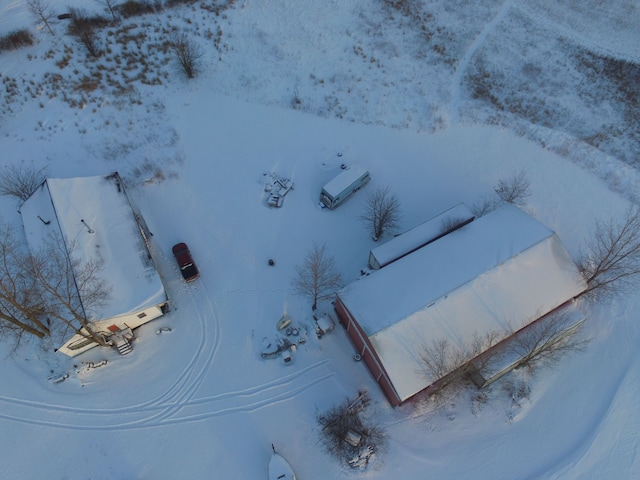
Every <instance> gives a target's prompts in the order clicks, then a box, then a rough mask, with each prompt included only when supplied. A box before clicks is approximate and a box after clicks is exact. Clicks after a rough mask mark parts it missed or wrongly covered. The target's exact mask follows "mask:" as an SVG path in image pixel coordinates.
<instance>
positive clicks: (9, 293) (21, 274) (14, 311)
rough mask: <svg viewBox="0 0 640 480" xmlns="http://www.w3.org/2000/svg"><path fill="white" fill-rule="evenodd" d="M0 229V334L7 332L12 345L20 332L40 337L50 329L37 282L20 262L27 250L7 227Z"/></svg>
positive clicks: (44, 335)
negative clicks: (45, 318) (12, 339)
mask: <svg viewBox="0 0 640 480" xmlns="http://www.w3.org/2000/svg"><path fill="white" fill-rule="evenodd" d="M1 229H2V232H3V236H2V238H1V239H0V255H1V256H2V257H1V258H0V328H2V331H3V333H5V334H6V333H10V334H11V335H12V336H13V337H14V338H15V339H16V344H19V343H20V340H21V339H22V334H23V333H27V334H30V335H34V336H36V337H38V338H44V337H46V336H48V335H50V333H51V331H50V329H49V326H48V325H47V324H46V322H45V321H44V318H43V312H44V311H45V308H44V305H43V304H42V298H41V296H40V294H39V289H38V285H37V283H36V281H35V278H34V277H33V276H32V275H28V272H25V271H24V269H23V265H22V263H21V262H20V259H21V258H23V257H24V256H26V255H28V253H27V252H26V251H25V248H24V246H23V245H22V244H21V243H20V242H19V241H18V239H17V237H16V236H15V235H14V232H13V229H12V228H11V227H10V226H8V225H2V226H1Z"/></svg>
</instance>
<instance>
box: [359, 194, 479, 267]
mask: <svg viewBox="0 0 640 480" xmlns="http://www.w3.org/2000/svg"><path fill="white" fill-rule="evenodd" d="M473 219H474V215H473V213H472V212H471V210H469V209H468V208H467V207H466V206H465V205H464V204H462V203H460V204H458V205H456V206H455V207H452V208H450V209H449V210H446V211H444V212H442V213H440V214H439V215H436V216H435V217H433V218H430V219H429V220H427V221H426V222H424V223H421V224H420V225H417V226H415V227H413V228H412V229H411V230H408V231H406V232H405V233H403V234H402V235H398V236H397V237H395V238H393V239H392V240H389V241H388V242H387V243H384V244H382V245H380V246H379V247H376V248H374V249H372V250H371V251H370V252H369V268H371V269H372V270H378V269H380V268H382V267H384V266H385V265H389V264H390V263H391V262H395V261H396V260H398V259H400V258H402V257H404V256H405V255H409V254H410V253H411V252H415V251H416V250H418V249H419V248H422V247H424V246H425V245H427V244H429V243H431V242H433V241H435V240H438V239H439V238H441V237H444V236H445V235H447V234H448V233H451V232H453V231H454V230H457V229H458V228H460V227H463V226H465V225H466V224H468V223H469V222H471V221H473Z"/></svg>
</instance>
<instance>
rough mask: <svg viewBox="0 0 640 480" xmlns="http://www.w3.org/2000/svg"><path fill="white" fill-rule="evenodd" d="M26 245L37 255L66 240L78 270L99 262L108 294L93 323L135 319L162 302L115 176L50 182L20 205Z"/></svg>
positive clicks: (92, 316) (156, 279)
mask: <svg viewBox="0 0 640 480" xmlns="http://www.w3.org/2000/svg"><path fill="white" fill-rule="evenodd" d="M20 211H21V214H22V221H23V224H24V228H25V233H26V237H27V243H28V244H29V248H30V249H31V250H32V251H38V250H40V248H41V247H43V245H44V242H46V241H47V239H49V238H51V236H52V235H60V234H62V237H63V238H64V242H65V246H66V248H67V249H71V250H72V251H71V252H70V254H71V255H72V256H73V257H74V258H75V259H78V260H79V261H80V262H81V263H82V264H84V263H86V262H87V261H90V260H99V261H101V262H102V264H103V270H102V271H101V273H100V275H101V276H103V278H104V279H106V280H107V281H108V282H109V286H110V288H111V294H110V296H109V298H108V300H107V302H106V303H105V305H102V306H100V307H99V308H98V309H97V310H96V311H88V312H85V313H86V315H87V317H88V318H89V319H91V320H104V319H109V318H114V317H118V316H120V315H125V314H130V313H135V312H137V311H140V310H144V309H145V308H148V307H151V306H154V305H160V304H162V303H164V302H165V301H166V293H165V291H164V287H163V285H162V281H161V279H160V275H159V274H158V272H157V271H156V269H155V267H154V265H153V262H152V261H151V259H150V256H149V252H148V249H147V247H146V245H145V243H144V239H143V237H142V235H141V231H140V228H139V226H138V222H137V221H136V218H135V214H134V212H133V210H132V208H131V204H130V203H129V199H128V197H127V194H126V192H125V190H124V186H123V185H122V181H121V179H120V177H119V176H118V175H117V174H112V175H108V176H96V177H83V178H67V179H59V178H50V179H47V180H46V181H45V182H44V183H43V184H42V185H41V186H40V188H39V189H38V190H37V191H36V192H35V193H34V194H33V195H32V196H31V197H30V198H29V199H28V200H27V201H26V202H24V204H23V205H22V207H21V209H20Z"/></svg>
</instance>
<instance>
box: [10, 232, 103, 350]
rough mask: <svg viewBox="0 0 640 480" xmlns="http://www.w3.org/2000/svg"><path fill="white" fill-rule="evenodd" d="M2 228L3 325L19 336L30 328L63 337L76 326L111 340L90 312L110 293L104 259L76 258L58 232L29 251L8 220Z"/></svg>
mask: <svg viewBox="0 0 640 480" xmlns="http://www.w3.org/2000/svg"><path fill="white" fill-rule="evenodd" d="M2 231H3V236H2V237H1V238H0V255H1V257H0V275H1V278H0V328H2V330H3V331H4V332H10V333H12V334H13V337H14V338H15V339H16V342H20V339H21V338H22V335H23V334H25V333H26V334H29V335H33V336H35V337H38V338H44V337H48V336H52V337H55V340H56V341H58V340H61V339H62V338H67V337H68V336H69V332H73V333H78V334H80V335H82V336H84V337H86V338H90V339H92V340H93V341H95V342H96V343H98V344H100V345H106V342H105V341H104V338H103V337H102V335H100V334H99V333H96V332H94V331H93V330H92V328H91V327H92V324H91V320H92V319H91V318H89V317H88V315H87V312H92V311H95V309H96V308H98V307H99V306H101V305H103V304H104V302H105V301H106V300H107V298H108V296H109V294H110V286H109V284H108V283H107V282H106V280H103V279H102V278H101V277H100V272H101V265H100V263H99V262H95V261H90V262H86V263H82V262H81V261H79V260H77V259H74V258H73V257H72V256H71V255H70V254H69V253H68V252H67V249H66V248H65V246H64V244H63V243H62V240H61V239H59V238H57V237H52V238H51V239H49V240H48V241H47V242H46V245H45V246H44V247H43V249H42V251H41V252H39V253H37V254H30V253H29V252H27V251H26V248H25V247H24V246H23V244H22V242H20V241H19V240H18V238H17V236H16V235H15V234H14V232H13V230H12V229H11V228H10V227H9V226H5V225H2ZM73 249H74V248H73V246H71V251H72V252H73Z"/></svg>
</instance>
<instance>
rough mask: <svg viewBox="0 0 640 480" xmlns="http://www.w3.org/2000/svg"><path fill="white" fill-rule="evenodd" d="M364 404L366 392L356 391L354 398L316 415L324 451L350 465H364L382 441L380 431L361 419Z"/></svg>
mask: <svg viewBox="0 0 640 480" xmlns="http://www.w3.org/2000/svg"><path fill="white" fill-rule="evenodd" d="M368 405H369V397H368V396H367V392H360V394H359V395H358V397H357V398H356V399H355V400H353V401H351V400H349V399H347V400H346V401H345V402H344V403H342V404H340V405H337V406H334V407H332V408H330V409H329V410H328V411H327V412H325V413H323V414H320V415H318V416H317V417H316V420H317V422H318V425H320V427H321V429H322V437H321V441H322V443H323V445H324V447H325V449H326V450H327V453H329V454H330V455H331V456H333V457H334V458H337V459H338V460H339V461H341V462H342V463H344V464H345V465H349V466H351V467H353V468H355V467H364V466H366V465H367V463H368V461H369V458H370V456H371V455H372V454H374V453H376V452H379V451H381V450H383V449H384V447H385V445H386V439H387V437H386V434H385V433H384V431H383V430H382V429H381V428H379V427H378V426H376V425H373V424H372V423H371V422H370V421H367V420H366V419H363V416H362V415H363V413H364V412H365V411H366V409H367V407H368ZM359 460H361V461H359Z"/></svg>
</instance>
